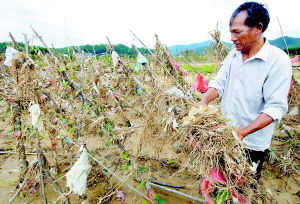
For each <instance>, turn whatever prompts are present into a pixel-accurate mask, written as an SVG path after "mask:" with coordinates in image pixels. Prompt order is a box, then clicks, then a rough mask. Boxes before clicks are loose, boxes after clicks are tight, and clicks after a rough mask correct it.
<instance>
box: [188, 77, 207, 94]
mask: <svg viewBox="0 0 300 204" xmlns="http://www.w3.org/2000/svg"><path fill="white" fill-rule="evenodd" d="M191 89H192V90H195V91H198V92H201V93H205V92H206V91H207V89H208V82H207V81H206V79H204V77H203V76H202V75H201V74H198V76H197V78H196V81H195V83H194V84H193V86H192V87H191Z"/></svg>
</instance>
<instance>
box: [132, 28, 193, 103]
mask: <svg viewBox="0 0 300 204" xmlns="http://www.w3.org/2000/svg"><path fill="white" fill-rule="evenodd" d="M129 31H130V32H131V33H132V34H133V36H134V37H135V38H136V39H137V40H138V41H139V42H140V43H141V44H142V45H143V46H144V47H145V48H146V49H147V50H148V51H149V52H150V54H151V55H152V56H153V57H154V58H155V60H157V62H158V63H159V64H160V65H161V66H162V67H163V68H164V69H165V71H166V72H167V73H168V74H169V75H170V76H171V77H172V78H173V79H174V80H175V82H176V84H177V85H178V86H179V87H180V88H181V90H182V91H183V92H184V93H185V94H186V95H187V96H189V97H190V100H191V101H192V102H193V103H195V101H194V99H193V97H192V96H191V95H190V94H189V93H188V92H186V90H185V88H183V87H182V85H181V84H180V83H179V82H178V81H177V80H176V79H175V78H174V76H173V75H172V74H171V73H170V72H169V70H168V69H167V68H166V67H165V66H164V65H163V63H162V62H161V61H160V60H159V59H158V58H157V56H155V55H154V54H153V52H152V51H151V50H150V49H149V48H148V47H147V46H146V45H145V44H144V43H143V42H142V41H141V40H140V39H139V38H138V37H137V36H136V35H135V33H134V32H133V31H132V30H129Z"/></svg>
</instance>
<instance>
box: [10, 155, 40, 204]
mask: <svg viewBox="0 0 300 204" xmlns="http://www.w3.org/2000/svg"><path fill="white" fill-rule="evenodd" d="M34 154H35V155H36V153H34ZM36 162H37V161H35V162H33V163H31V164H30V165H31V167H30V168H29V171H27V173H26V176H25V178H24V180H23V182H22V184H21V185H20V187H19V189H18V190H17V192H16V193H15V195H14V196H13V197H12V198H11V199H10V200H9V204H12V203H13V202H14V201H15V199H16V198H17V196H18V195H19V193H20V191H21V190H22V188H23V187H24V185H25V184H26V182H27V180H28V179H29V177H30V172H31V169H32V167H33V166H34V165H35V163H36Z"/></svg>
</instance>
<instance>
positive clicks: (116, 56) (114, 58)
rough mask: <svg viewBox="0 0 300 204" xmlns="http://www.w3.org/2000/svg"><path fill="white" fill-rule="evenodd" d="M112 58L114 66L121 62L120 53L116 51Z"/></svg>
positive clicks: (113, 52)
mask: <svg viewBox="0 0 300 204" xmlns="http://www.w3.org/2000/svg"><path fill="white" fill-rule="evenodd" d="M111 58H112V61H113V64H114V68H116V67H117V66H118V64H119V55H118V53H117V52H116V51H112V53H111Z"/></svg>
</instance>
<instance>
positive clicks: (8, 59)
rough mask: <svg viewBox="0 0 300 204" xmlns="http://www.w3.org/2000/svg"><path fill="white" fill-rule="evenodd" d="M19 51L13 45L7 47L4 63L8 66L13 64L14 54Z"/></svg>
mask: <svg viewBox="0 0 300 204" xmlns="http://www.w3.org/2000/svg"><path fill="white" fill-rule="evenodd" d="M18 52H19V51H18V50H16V49H14V48H12V47H7V48H6V52H5V61H4V65H6V66H12V60H13V58H14V55H15V54H17V53H18Z"/></svg>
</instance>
